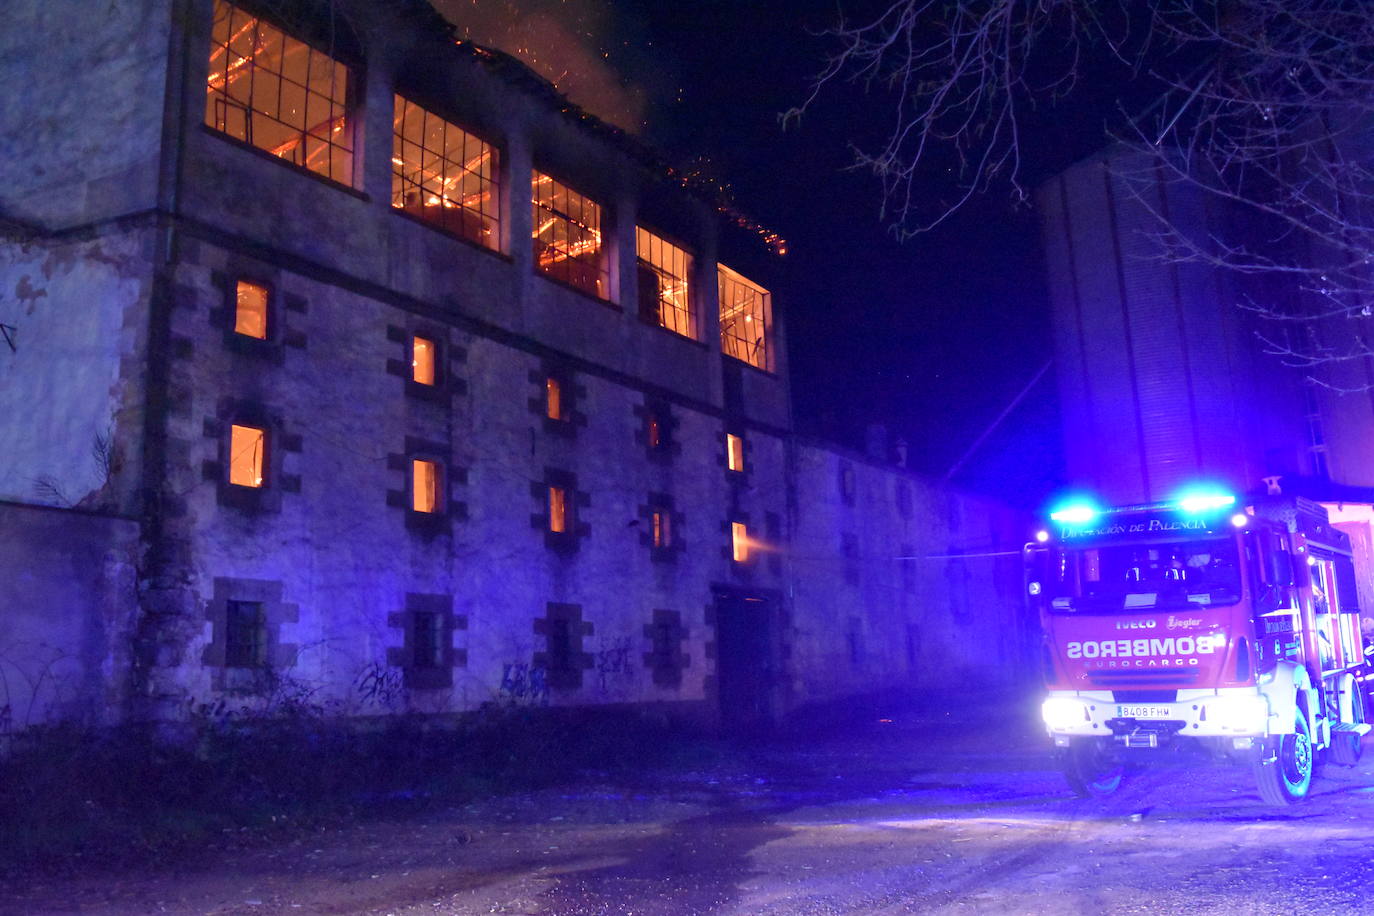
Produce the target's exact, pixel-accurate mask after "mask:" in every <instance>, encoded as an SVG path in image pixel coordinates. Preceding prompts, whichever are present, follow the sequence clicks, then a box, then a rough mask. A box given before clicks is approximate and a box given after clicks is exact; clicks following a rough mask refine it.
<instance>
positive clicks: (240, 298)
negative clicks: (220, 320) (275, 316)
mask: <svg viewBox="0 0 1374 916" xmlns="http://www.w3.org/2000/svg"><path fill="white" fill-rule="evenodd" d="M268 298H269V293H268V291H267V288H266V287H264V286H259V285H258V284H256V283H249V282H248V281H247V280H240V281H238V284H237V287H236V289H235V291H234V333H235V334H242V335H243V336H245V337H255V338H257V339H258V340H266V339H267V300H268Z"/></svg>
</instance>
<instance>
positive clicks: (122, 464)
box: [0, 229, 153, 513]
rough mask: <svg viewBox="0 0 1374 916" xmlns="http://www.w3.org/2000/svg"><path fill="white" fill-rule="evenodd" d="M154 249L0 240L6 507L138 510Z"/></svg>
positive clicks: (132, 237)
mask: <svg viewBox="0 0 1374 916" xmlns="http://www.w3.org/2000/svg"><path fill="white" fill-rule="evenodd" d="M152 247H153V242H152V233H151V232H150V231H147V230H139V229H133V230H120V231H114V230H107V231H104V232H100V233H87V234H84V235H83V237H81V238H65V239H47V238H38V237H26V236H19V237H11V238H9V239H5V240H2V241H0V323H2V324H4V325H5V327H4V329H3V330H4V336H3V337H0V418H3V421H0V499H7V500H14V501H17V502H30V503H41V504H44V505H53V506H78V505H79V506H84V507H88V508H102V509H105V510H110V511H119V512H124V513H129V512H132V511H133V506H132V503H133V499H134V492H135V490H136V488H137V484H138V467H139V458H140V454H139V449H140V443H141V441H142V438H141V424H142V419H143V414H142V404H143V398H142V364H141V356H142V353H143V350H144V339H145V334H146V327H145V325H146V315H147V302H148V297H149V282H150V278H151V275H152V269H151V260H150V259H151V253H152Z"/></svg>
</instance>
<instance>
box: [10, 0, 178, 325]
mask: <svg viewBox="0 0 1374 916" xmlns="http://www.w3.org/2000/svg"><path fill="white" fill-rule="evenodd" d="M171 7H172V3H171V0H139V2H137V3H107V4H101V5H99V8H98V10H97V8H96V5H94V4H92V3H91V2H90V0H8V2H6V3H5V7H4V28H2V29H0V86H4V87H5V94H6V99H5V104H3V105H0V137H4V138H5V154H4V155H3V156H0V216H6V217H10V218H13V219H18V220H22V221H25V222H29V223H34V224H38V225H41V226H44V227H46V228H49V229H62V228H68V227H71V226H81V225H87V224H91V223H97V222H100V221H103V220H106V219H109V218H111V217H115V216H121V215H124V214H128V213H136V212H140V211H143V210H147V209H150V208H151V207H153V206H154V204H155V202H156V198H157V182H158V159H159V155H160V151H161V148H162V145H161V134H162V112H163V106H164V103H165V100H166V86H167V49H168V38H169V35H170V34H171V32H172V17H171ZM17 149H22V150H23V154H22V155H16V154H15V153H16V150H17ZM0 320H4V319H3V317H0Z"/></svg>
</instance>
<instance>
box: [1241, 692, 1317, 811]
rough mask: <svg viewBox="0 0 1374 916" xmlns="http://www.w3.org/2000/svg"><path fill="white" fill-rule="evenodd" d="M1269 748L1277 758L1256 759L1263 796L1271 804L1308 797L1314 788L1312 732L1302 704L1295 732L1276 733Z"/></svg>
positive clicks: (1256, 772)
mask: <svg viewBox="0 0 1374 916" xmlns="http://www.w3.org/2000/svg"><path fill="white" fill-rule="evenodd" d="M1266 750H1271V751H1273V752H1274V755H1275V759H1274V760H1271V761H1268V762H1266V761H1264V760H1263V759H1260V760H1258V761H1256V762H1255V782H1256V783H1258V784H1259V792H1260V798H1262V799H1264V800H1265V801H1267V802H1268V803H1269V804H1271V805H1291V804H1293V803H1294V802H1299V801H1302V800H1303V799H1304V798H1306V797H1307V793H1308V791H1309V790H1310V789H1311V788H1312V763H1313V755H1312V736H1311V733H1310V731H1309V730H1308V727H1307V716H1306V715H1304V714H1303V711H1302V709H1301V708H1299V709H1298V714H1297V718H1296V721H1295V722H1294V731H1293V734H1291V735H1275V736H1274V737H1273V738H1270V739H1269V743H1268V745H1267V748H1266ZM1265 756H1268V755H1267V754H1266V755H1265Z"/></svg>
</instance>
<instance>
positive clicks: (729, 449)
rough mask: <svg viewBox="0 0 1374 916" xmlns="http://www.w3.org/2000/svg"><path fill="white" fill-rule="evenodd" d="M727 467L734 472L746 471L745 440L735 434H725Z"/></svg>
mask: <svg viewBox="0 0 1374 916" xmlns="http://www.w3.org/2000/svg"><path fill="white" fill-rule="evenodd" d="M725 466H726V467H728V468H729V469H730V470H732V471H743V470H744V438H743V437H742V436H737V435H735V434H734V433H726V434H725Z"/></svg>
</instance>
